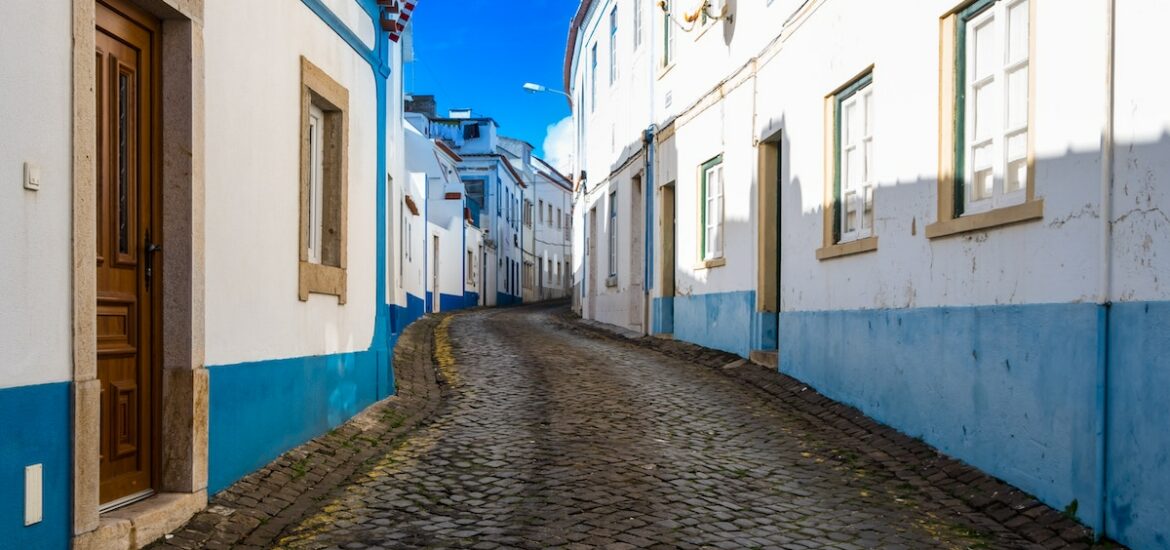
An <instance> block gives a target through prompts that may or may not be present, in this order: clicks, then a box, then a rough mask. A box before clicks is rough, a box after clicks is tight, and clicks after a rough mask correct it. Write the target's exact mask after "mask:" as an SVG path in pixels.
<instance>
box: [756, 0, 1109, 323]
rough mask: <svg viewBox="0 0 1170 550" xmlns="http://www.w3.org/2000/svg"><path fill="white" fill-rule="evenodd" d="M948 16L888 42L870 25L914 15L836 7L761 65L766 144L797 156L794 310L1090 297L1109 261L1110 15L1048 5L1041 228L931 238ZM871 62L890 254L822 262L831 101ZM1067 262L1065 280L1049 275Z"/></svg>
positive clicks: (790, 174) (1039, 176)
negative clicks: (1102, 201) (1105, 255)
mask: <svg viewBox="0 0 1170 550" xmlns="http://www.w3.org/2000/svg"><path fill="white" fill-rule="evenodd" d="M952 7H953V2H950V1H949V0H944V1H936V2H930V3H928V4H924V5H921V6H916V7H915V10H914V11H913V12H912V13H914V14H919V17H917V19H919V20H921V21H922V22H921V24H916V25H906V24H900V25H899V29H900V30H899V35H900V39H899V40H886V39H884V38H883V37H884V36H885V34H884V33H883V32H881V30H880V28H881V25H873V22H874V21H882V20H883V18H884V19H888V20H890V24H894V19H897V20H899V21H904V20H905V18H906V17H907V15H908V14H907V13H905V12H898V13H896V14H895V13H892V12H889V11H888V10H884V9H881V7H880V6H878V5H875V4H873V3H867V2H861V1H835V2H827V3H824V4H823V5H821V6H820V7H819V9H817V10H815V11H814V12H813V13H811V14H810V15H809V17H808V19H807V20H805V21H803V22H802V23H801V25H800V27H799V28H798V29H797V30H796V31H795V32H793V33H792V35H791V36H790V37H788V38H787V39H786V40H785V41H784V43H783V45H782V46H781V48H780V51H779V53H778V54H777V55H776V56H775V57H774V58H772V59H771V60H770V61H769V62H768V63H767V64H766V65H764V66H762V67H761V68H760V73H759V75H760V76H759V89H760V90H761V91H763V93H761V94H760V97H761V98H763V97H767V98H768V101H759V102H758V103H757V108H758V126H757V128H756V134H757V135H766V133H767V132H768V131H769V128H783V131H784V138H785V142H784V145H785V146H786V148H785V152H786V154H785V159H784V161H783V165H784V166H785V168H784V172H783V175H782V180H783V181H784V182H785V185H786V186H787V187H786V188H785V189H782V191H781V193H782V197H783V198H782V212H781V242H782V243H783V244H782V258H783V260H782V272H781V280H782V281H783V290H782V300H783V309H784V310H786V311H789V310H796V311H804V310H825V309H865V308H891V307H931V306H939V305H990V304H1020V303H1049V302H1071V301H1092V300H1093V298H1094V293H1095V292H1096V289H1097V264H1098V257H1097V255H1096V254H1095V253H1094V252H1093V251H1095V250H1096V249H1097V243H1098V242H1099V234H1100V224H1099V222H1098V221H1097V219H1096V217H1097V214H1098V209H1097V204H1098V202H1099V196H1100V179H1101V178H1100V173H1101V168H1100V164H1099V161H1100V155H1099V153H1098V152H1097V151H1098V148H1099V143H1100V139H1101V137H1100V135H1101V128H1102V127H1103V120H1104V113H1105V108H1104V103H1103V102H1104V85H1103V84H1100V82H1103V79H1104V76H1103V75H1104V71H1105V68H1104V45H1105V37H1104V25H1103V24H1101V21H1102V20H1103V18H1104V9H1103V7H1102V8H1101V9H1082V10H1067V9H1062V8H1061V7H1060V6H1059V5H1056V4H1053V3H1050V2H1037V5H1036V10H1037V13H1036V35H1037V37H1038V40H1037V45H1036V52H1035V55H1034V58H1033V62H1034V63H1035V70H1036V77H1037V81H1036V102H1035V119H1034V120H1033V121H1032V128H1033V129H1034V131H1035V154H1036V159H1037V160H1036V195H1037V197H1040V198H1043V199H1044V219H1043V220H1041V221H1038V222H1031V223H1025V224H1020V225H1017V226H1013V227H1003V228H996V229H993V230H990V231H986V232H975V233H971V234H968V235H964V236H958V237H951V238H944V239H934V240H931V239H927V238H926V237H925V236H924V235H923V230H924V228H925V226H926V225H928V224H929V223H932V222H934V221H935V220H936V219H937V216H938V214H937V198H936V197H937V179H936V178H937V176H936V174H937V172H938V155H937V151H938V140H939V137H938V136H939V130H938V127H939V120H938V108H937V104H938V67H939V59H938V55H939V54H938V48H937V44H938V41H939V31H938V24H937V21H938V17H940V16H941V15H942V14H944V13H946V12H947V11H948V10H949V9H951V8H952ZM830 31H831V32H830ZM858 44H865V45H866V46H865V47H864V48H862V47H858ZM871 64H872V65H874V70H873V78H874V80H873V90H874V92H873V93H874V98H875V112H874V113H875V114H874V116H875V121H874V124H875V138H874V139H875V159H874V162H875V172H876V174H877V175H876V179H877V181H878V189H877V190H876V192H875V194H874V204H875V206H874V208H875V214H874V215H875V235H877V236H878V238H879V248H878V250H877V252H876V253H867V254H861V255H856V256H851V257H846V258H838V259H834V260H829V261H818V260H817V259H816V257H815V250H816V248H818V247H820V246H821V245H822V227H823V222H822V218H821V204H822V201H823V197H824V189H825V181H824V173H823V172H824V164H823V158H824V157H823V155H824V146H823V143H824V140H823V136H824V134H823V132H824V131H825V128H824V120H823V114H822V113H823V98H824V96H825V95H826V94H829V93H831V92H832V91H833V90H835V89H837V88H838V87H840V86H842V85H844V84H845V83H847V82H848V81H849V80H850V79H851V78H852V77H853V76H855V75H857V74H858V73H859V72H860V71H862V70H863V69H865V68H866V67H867V66H869V65H871ZM792 74H800V75H801V78H798V79H793V78H790V77H789V75H792ZM1089 75H1094V76H1093V78H1087V77H1088V76H1089ZM1074 89H1075V90H1076V93H1067V92H1068V91H1069V90H1074ZM1070 113H1076V116H1070ZM739 119H740V120H744V117H742V116H741V117H739ZM956 266H962V267H963V269H956ZM1055 267H1059V268H1060V272H1061V276H1059V277H1053V276H1049V274H1051V273H1052V270H1053V268H1055Z"/></svg>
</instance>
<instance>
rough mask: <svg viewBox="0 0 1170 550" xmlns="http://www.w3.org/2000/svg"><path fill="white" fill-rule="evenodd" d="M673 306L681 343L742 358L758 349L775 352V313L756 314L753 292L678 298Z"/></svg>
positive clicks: (675, 331)
mask: <svg viewBox="0 0 1170 550" xmlns="http://www.w3.org/2000/svg"><path fill="white" fill-rule="evenodd" d="M673 303H674V307H673V325H674V337H675V338H676V339H678V340H684V341H687V342H691V343H694V344H698V345H700V346H705V347H708V348H714V349H718V350H723V351H726V352H728V353H734V354H736V355H739V356H741V357H747V356H748V355H749V354H750V353H751V351H752V350H756V349H776V314H775V313H768V312H761V311H756V292H755V291H754V290H745V291H739V292H720V293H712V294H695V295H691V296H675V297H674V298H673ZM655 304H656V305H657V304H658V300H655Z"/></svg>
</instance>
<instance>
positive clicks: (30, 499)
mask: <svg viewBox="0 0 1170 550" xmlns="http://www.w3.org/2000/svg"><path fill="white" fill-rule="evenodd" d="M43 518H44V466H43V465H41V464H33V465H32V466H25V467H24V526H25V527H28V526H29V525H35V524H37V523H40V522H41V520H42V519H43Z"/></svg>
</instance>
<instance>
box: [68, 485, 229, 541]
mask: <svg viewBox="0 0 1170 550" xmlns="http://www.w3.org/2000/svg"><path fill="white" fill-rule="evenodd" d="M206 507H207V491H199V492H197V493H160V494H157V495H155V496H152V497H150V498H148V499H146V500H144V501H142V502H138V503H135V504H131V505H130V506H127V507H125V508H119V509H117V510H113V511H110V512H106V513H104V514H102V515H101V520H100V522H99V523H98V527H97V529H95V530H93V531H90V532H88V533H83V534H81V535H78V536H77V537H75V538H74V539H73V547H74V548H76V549H78V550H137V549H139V548H143V547H145V546H146V545H148V544H150V543H152V542H154V541H156V540H158V539H161V538H162V537H163V536H164V535H166V534H167V533H170V532H171V531H174V530H176V529H178V528H180V527H182V526H183V524H185V523H187V520H189V519H191V516H194V515H195V513H196V512H198V511H200V510H202V509H204V508H206Z"/></svg>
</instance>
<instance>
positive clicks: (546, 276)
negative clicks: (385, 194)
mask: <svg viewBox="0 0 1170 550" xmlns="http://www.w3.org/2000/svg"><path fill="white" fill-rule="evenodd" d="M410 110H411V111H413V112H409V113H408V114H407V115H406V116H407V118H408V120H410V122H411V124H412V125H413V127H414V128H415V129H416V130H417V136H416V137H413V138H412V137H410V136H411V135H412V134H411V132H409V131H408V140H409V139H415V140H416V142H417V143H418V146H417V149H416V150H417V151H418V152H419V154H418V155H414V159H413V160H412V161H411V162H413V163H419V166H421V165H422V163H430V165H431V168H430V169H429V170H430V171H429V172H428V173H429V174H433V175H431V176H430V181H431V185H430V191H429V196H430V201H431V203H432V204H433V205H435V206H433V207H434V208H442V209H445V210H443V212H445V213H444V214H436V215H433V216H431V217H430V219H431V220H432V225H433V226H436V227H434V228H432V237H431V244H430V248H429V249H428V254H430V255H431V256H434V255H435V254H436V251H437V253H438V256H439V258H440V259H439V264H438V265H439V268H438V271H437V272H432V273H433V275H432V276H431V279H434V280H431V281H430V282H428V283H427V284H429V285H430V286H428V287H427V288H428V289H430V290H428V291H429V292H433V288H434V285H435V282H436V280H437V281H438V284H439V285H440V286H442V287H443V288H444V289H447V288H450V289H457V288H460V287H459V285H458V279H459V277H457V275H458V273H459V272H458V271H455V270H451V269H450V268H451V267H452V266H460V265H461V266H462V267H463V269H462V271H463V275H462V279H463V286H462V288H464V293H463V295H462V297H461V298H460V297H459V296H458V295H456V294H452V295H448V296H447V297H446V298H442V299H440V301H439V302H438V309H439V310H450V309H456V308H459V307H470V306H472V305H476V304H478V305H483V306H497V305H499V306H506V305H514V304H519V303H522V302H534V301H541V300H550V299H557V298H563V297H565V296H568V290H567V287H568V285H567V283H566V282H564V277H565V275H564V274H565V273H566V271H565V269H566V266H565V264H564V262H566V261H568V260H569V258H570V254H569V248H570V245H569V243H570V235H569V234H568V233H567V232H566V231H565V227H566V226H567V225H568V221H567V218H568V216H569V215H570V213H569V212H570V210H569V208H570V207H571V204H570V184H569V180H568V178H566V177H565V176H563V175H561V174H560V173H558V172H557V171H556V170H555V169H554V168H552V167H551V166H550V165H549V164H548V163H547V162H545V161H544V160H542V159H540V158H539V157H537V156H535V155H534V154H533V147H532V145H530V144H528V143H526V142H524V141H520V140H517V139H513V138H509V137H506V136H501V135H499V133H498V126H497V124H496V122H495V120H493V119H491V118H487V117H479V116H472V114H471V111H470V110H458V109H457V110H452V111H450V112H449V113H448V116H446V117H440V116H438V115H436V113H435V102H434V97H433V96H424V95H416V96H414V97H413V100H412V101H411V106H410ZM428 144H429V145H428ZM428 146H429V147H431V148H432V149H434V150H435V151H437V152H435V153H433V154H431V155H430V156H429V157H428V156H425V155H423V152H424V151H425V150H426V147H428ZM440 164H446V165H447V166H446V167H440V166H439V165H440ZM451 167H453V168H454V169H455V171H456V172H457V173H458V177H457V179H458V181H455V180H454V179H451V178H450V174H449V173H447V170H448V169H449V168H451ZM420 169H421V168H420ZM444 174H446V175H444ZM440 189H441V192H440ZM537 206H542V207H544V208H546V209H547V208H550V207H551V212H552V213H553V214H551V215H559V216H561V217H562V218H563V219H562V220H561V221H560V223H559V224H558V223H557V221H556V220H554V219H553V218H552V217H549V216H550V214H549V213H548V212H546V211H541V212H537ZM455 216H461V218H459V219H462V220H464V222H463V223H464V225H465V227H464V229H463V231H464V233H463V235H464V236H465V237H466V240H465V242H462V243H460V242H459V241H460V240H462V239H463V237H461V236H460V235H459V229H458V228H457V227H456V225H457V224H455V223H454V221H453V220H455V219H456V218H455ZM441 227H443V228H446V229H440V228H441ZM436 237H437V242H439V243H440V244H439V246H438V248H435V242H436V240H435V238H436ZM442 243H453V244H452V247H451V248H447V245H446V244H442ZM460 250H461V251H463V253H464V256H463V259H462V260H461V261H460V260H459V258H457V257H456V256H455V255H454V252H452V251H460ZM467 254H472V256H471V258H472V259H474V262H471V263H469V260H468V259H467V258H468V256H467ZM428 257H430V256H428ZM431 264H432V267H433V260H431ZM469 265H471V266H472V267H471V269H469V268H468V266H469ZM444 266H446V267H444ZM448 278H449V279H448ZM444 280H445V281H447V282H443V281H444ZM460 300H462V301H460ZM428 303H429V304H431V306H430V308H429V309H430V310H435V308H434V304H435V302H434V301H433V300H428Z"/></svg>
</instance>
